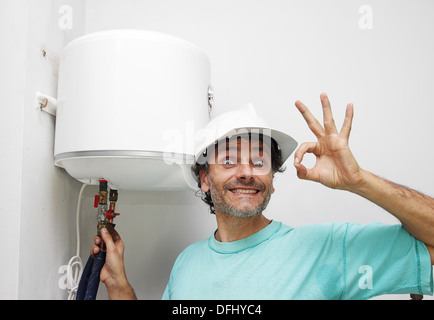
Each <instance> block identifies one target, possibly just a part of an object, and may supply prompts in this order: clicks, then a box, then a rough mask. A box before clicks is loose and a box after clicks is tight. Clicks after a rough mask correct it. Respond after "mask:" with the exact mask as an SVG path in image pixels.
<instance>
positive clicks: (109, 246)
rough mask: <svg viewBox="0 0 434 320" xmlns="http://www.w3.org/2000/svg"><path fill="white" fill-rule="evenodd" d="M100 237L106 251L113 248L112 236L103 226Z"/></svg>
mask: <svg viewBox="0 0 434 320" xmlns="http://www.w3.org/2000/svg"><path fill="white" fill-rule="evenodd" d="M101 238H102V240H103V241H104V244H105V246H106V250H107V251H112V250H114V249H115V244H114V242H113V238H112V236H111V235H110V233H109V232H108V230H107V228H105V227H104V228H102V229H101Z"/></svg>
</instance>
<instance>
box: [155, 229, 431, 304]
mask: <svg viewBox="0 0 434 320" xmlns="http://www.w3.org/2000/svg"><path fill="white" fill-rule="evenodd" d="M432 292H433V283H432V267H431V261H430V255H429V253H428V250H427V249H426V247H425V245H424V244H423V243H422V242H420V241H418V240H416V239H415V238H414V237H412V236H411V235H410V234H409V233H408V232H407V231H406V230H405V229H404V228H403V227H402V226H401V225H383V224H380V223H373V224H368V225H366V226H362V225H358V224H351V223H329V224H317V225H307V226H302V227H297V228H291V227H289V226H286V225H284V224H282V223H280V222H276V221H272V222H271V223H270V224H269V225H268V226H267V227H265V228H264V229H262V230H260V231H259V232H257V233H255V234H253V235H251V236H249V237H247V238H245V239H241V240H238V241H234V242H219V241H217V240H216V239H215V237H214V235H212V236H211V237H210V238H209V239H207V240H203V241H199V242H196V243H194V244H192V245H190V246H189V247H187V248H186V249H185V250H184V251H183V252H182V253H181V254H180V255H179V256H178V258H177V260H176V262H175V264H174V266H173V269H172V272H171V275H170V279H169V282H168V284H167V287H166V290H165V292H164V294H163V299H210V300H211V299H369V298H372V297H374V296H377V295H381V294H388V293H419V294H432Z"/></svg>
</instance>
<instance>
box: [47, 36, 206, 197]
mask: <svg viewBox="0 0 434 320" xmlns="http://www.w3.org/2000/svg"><path fill="white" fill-rule="evenodd" d="M209 90H210V63H209V59H208V57H207V56H206V54H204V53H203V52H202V51H201V50H200V49H198V48H197V47H195V46H194V45H192V44H190V43H188V42H186V41H184V40H182V39H179V38H176V37H173V36H170V35H166V34H162V33H157V32H151V31H143V30H112V31H104V32H98V33H94V34H89V35H85V36H83V37H81V38H78V39H76V40H74V41H72V42H71V43H69V44H68V45H67V46H66V47H65V48H64V50H63V53H62V56H61V61H60V65H59V83H58V95H57V101H58V106H57V116H56V132H55V148H54V157H55V164H56V165H57V166H60V167H63V168H65V170H66V171H67V172H68V173H69V174H70V175H71V176H72V177H74V178H76V179H78V180H80V181H82V182H84V183H90V184H97V182H98V179H101V178H104V179H106V180H108V182H109V184H110V185H111V186H112V187H113V188H118V189H123V190H171V189H185V188H196V187H197V185H196V182H195V181H194V180H193V178H192V176H191V173H190V166H191V163H192V162H193V159H194V142H195V133H196V131H197V130H199V129H201V128H202V127H204V126H205V125H206V123H207V122H208V120H209V101H208V99H209V94H208V92H209Z"/></svg>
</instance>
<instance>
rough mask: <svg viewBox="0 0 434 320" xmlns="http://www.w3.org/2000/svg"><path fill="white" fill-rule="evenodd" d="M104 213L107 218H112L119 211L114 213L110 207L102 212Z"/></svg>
mask: <svg viewBox="0 0 434 320" xmlns="http://www.w3.org/2000/svg"><path fill="white" fill-rule="evenodd" d="M104 215H105V216H106V217H107V218H109V219H113V218H114V217H116V216H118V215H119V213H115V212H114V211H113V210H112V209H110V210H109V211H107V212H106V213H104Z"/></svg>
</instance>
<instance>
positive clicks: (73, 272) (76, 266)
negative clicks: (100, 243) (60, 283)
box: [66, 183, 87, 300]
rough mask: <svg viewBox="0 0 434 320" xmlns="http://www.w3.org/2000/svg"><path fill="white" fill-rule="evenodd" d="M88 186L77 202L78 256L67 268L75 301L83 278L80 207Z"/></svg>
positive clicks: (67, 276)
mask: <svg viewBox="0 0 434 320" xmlns="http://www.w3.org/2000/svg"><path fill="white" fill-rule="evenodd" d="M86 186H87V184H86V183H85V184H83V185H82V186H81V189H80V193H79V194H78V201H77V211H76V215H75V224H76V233H77V249H76V254H75V256H73V257H72V258H71V259H70V260H69V262H68V266H67V268H66V279H67V283H68V288H70V289H69V291H68V300H75V297H76V294H77V289H78V284H79V281H80V278H81V274H82V272H83V263H82V260H81V258H80V207H81V198H82V196H83V191H84V189H85V188H86Z"/></svg>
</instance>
